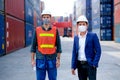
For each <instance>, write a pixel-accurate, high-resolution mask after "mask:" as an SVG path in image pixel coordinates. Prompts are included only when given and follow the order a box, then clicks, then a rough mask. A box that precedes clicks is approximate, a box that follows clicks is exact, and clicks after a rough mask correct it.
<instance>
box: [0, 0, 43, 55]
mask: <svg viewBox="0 0 120 80" xmlns="http://www.w3.org/2000/svg"><path fill="white" fill-rule="evenodd" d="M35 1H37V2H36V3H37V6H39V7H40V0H0V55H3V54H6V53H10V52H12V51H15V50H17V49H20V48H23V47H25V46H29V45H30V44H31V41H32V36H33V31H34V10H35V11H36V12H37V16H36V24H37V25H35V27H37V26H38V25H40V22H41V19H40V13H41V11H40V8H39V9H38V8H37V10H36V9H35V7H34V5H36V4H34V3H35ZM38 2H39V3H38ZM38 13H39V14H38ZM38 15H39V16H38Z"/></svg>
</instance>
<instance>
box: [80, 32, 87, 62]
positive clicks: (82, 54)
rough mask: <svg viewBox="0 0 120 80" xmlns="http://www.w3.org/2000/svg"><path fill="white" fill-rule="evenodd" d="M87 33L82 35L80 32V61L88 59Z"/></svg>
mask: <svg viewBox="0 0 120 80" xmlns="http://www.w3.org/2000/svg"><path fill="white" fill-rule="evenodd" d="M86 35H87V33H86V34H85V35H84V36H81V35H80V33H79V51H78V60H79V61H87V59H86V56H85V41H86Z"/></svg>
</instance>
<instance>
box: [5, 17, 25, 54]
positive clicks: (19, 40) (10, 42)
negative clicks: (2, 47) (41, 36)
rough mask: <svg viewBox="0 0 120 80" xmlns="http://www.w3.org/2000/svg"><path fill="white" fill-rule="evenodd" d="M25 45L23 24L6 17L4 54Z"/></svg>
mask: <svg viewBox="0 0 120 80" xmlns="http://www.w3.org/2000/svg"><path fill="white" fill-rule="evenodd" d="M24 45H25V32H24V22H23V21H21V20H19V19H16V18H14V17H11V16H8V15H6V53H9V52H11V51H15V50H17V49H20V48H23V47H24Z"/></svg>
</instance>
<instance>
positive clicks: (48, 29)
mask: <svg viewBox="0 0 120 80" xmlns="http://www.w3.org/2000/svg"><path fill="white" fill-rule="evenodd" d="M42 29H43V30H45V28H44V27H43V26H42ZM49 30H51V26H50V27H49V28H48V30H45V31H49Z"/></svg>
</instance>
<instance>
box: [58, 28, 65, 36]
mask: <svg viewBox="0 0 120 80" xmlns="http://www.w3.org/2000/svg"><path fill="white" fill-rule="evenodd" d="M57 29H58V32H59V35H60V36H64V28H58V27H57Z"/></svg>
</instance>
